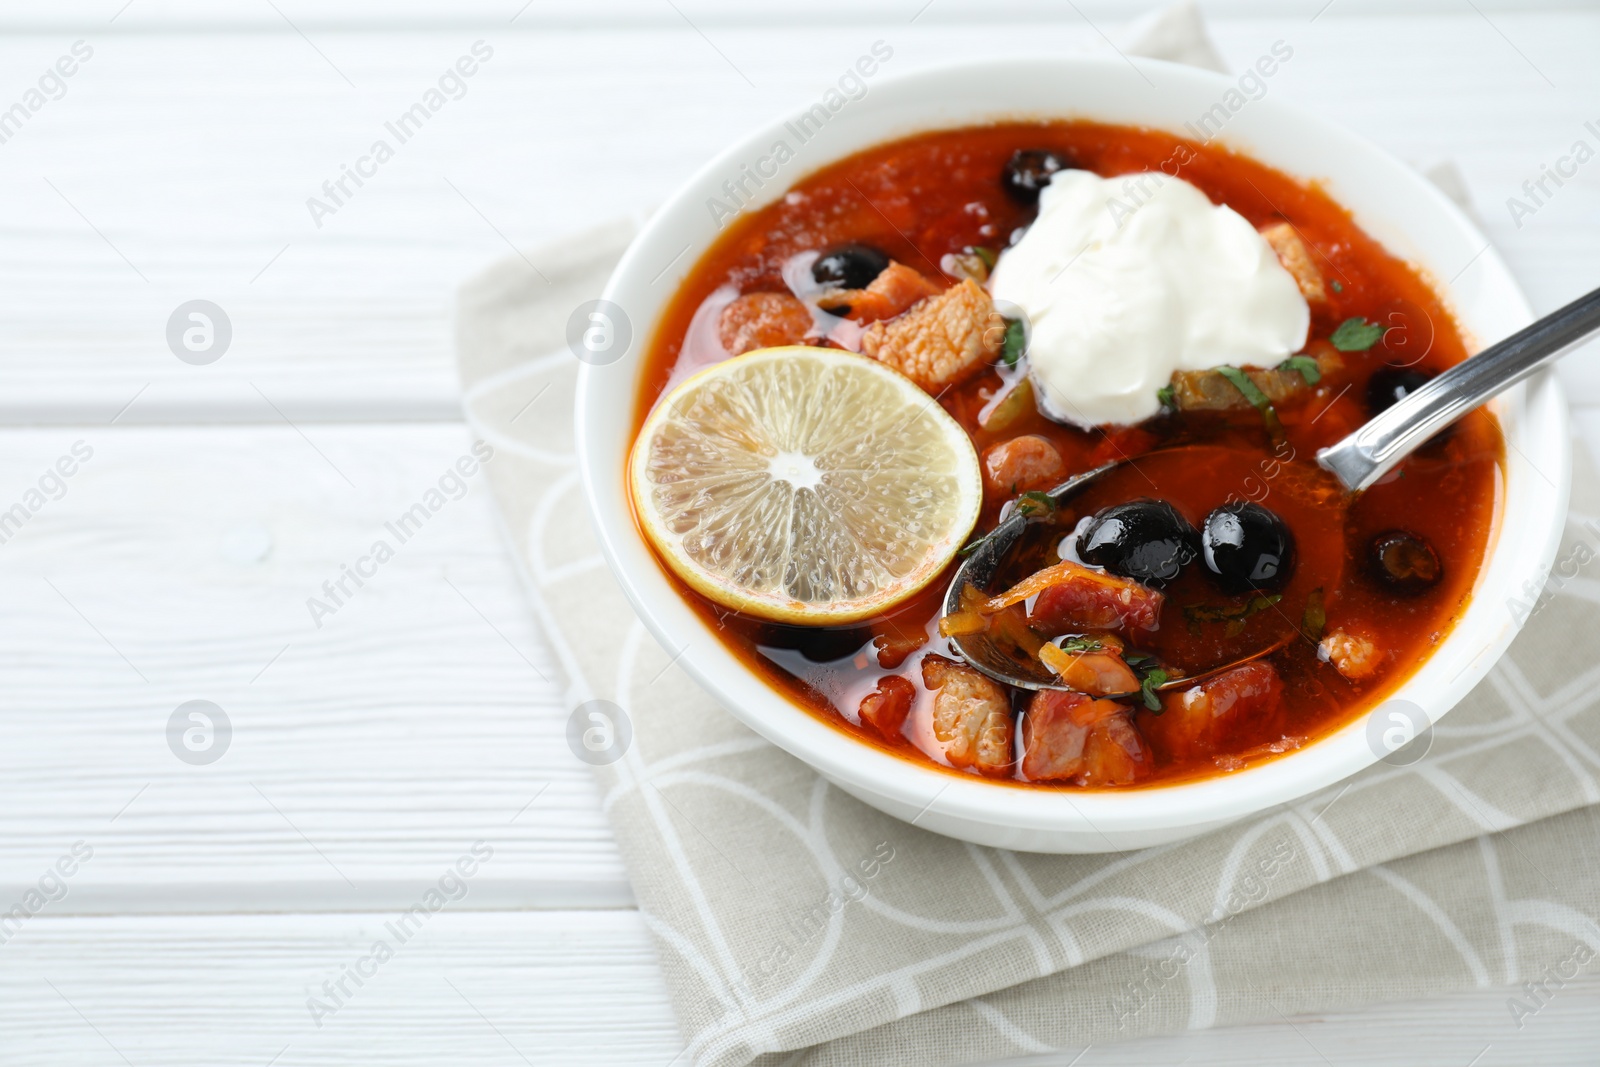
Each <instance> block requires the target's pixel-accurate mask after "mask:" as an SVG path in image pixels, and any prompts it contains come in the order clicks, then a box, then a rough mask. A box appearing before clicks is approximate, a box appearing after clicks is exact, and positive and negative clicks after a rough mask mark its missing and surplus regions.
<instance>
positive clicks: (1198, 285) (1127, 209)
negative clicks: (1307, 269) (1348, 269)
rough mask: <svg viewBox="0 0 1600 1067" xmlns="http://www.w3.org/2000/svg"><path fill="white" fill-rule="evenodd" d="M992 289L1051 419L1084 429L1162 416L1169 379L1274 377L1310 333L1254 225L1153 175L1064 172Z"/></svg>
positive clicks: (1306, 316) (1302, 307)
mask: <svg viewBox="0 0 1600 1067" xmlns="http://www.w3.org/2000/svg"><path fill="white" fill-rule="evenodd" d="M989 288H990V292H991V293H992V294H993V296H994V297H995V299H996V300H997V301H1002V302H1009V303H1011V304H1014V305H1016V306H1017V307H1018V308H1020V309H1021V310H1022V312H1023V313H1024V314H1025V315H1027V317H1028V322H1029V324H1030V336H1029V346H1028V361H1029V366H1030V370H1029V373H1030V375H1031V377H1032V378H1033V385H1034V390H1035V393H1036V394H1037V395H1038V397H1039V398H1040V402H1041V403H1042V404H1043V406H1044V409H1045V412H1046V413H1047V414H1049V415H1050V416H1051V417H1053V418H1057V419H1060V420H1061V421H1064V422H1071V423H1075V424H1077V425H1079V426H1085V427H1088V426H1098V425H1103V424H1107V423H1121V424H1127V423H1135V422H1139V421H1142V420H1144V419H1147V418H1149V417H1150V416H1152V415H1154V414H1156V413H1157V412H1158V411H1160V409H1161V402H1160V400H1159V398H1158V397H1157V395H1156V391H1157V390H1159V389H1160V388H1161V387H1162V386H1164V385H1166V384H1167V383H1168V381H1169V380H1170V379H1171V377H1172V374H1173V372H1174V371H1178V370H1207V369H1210V368H1212V367H1218V366H1222V365H1224V364H1232V365H1234V366H1256V367H1261V366H1272V365H1274V364H1276V363H1278V362H1280V361H1282V360H1283V359H1284V358H1285V357H1287V356H1289V355H1292V354H1293V353H1295V352H1298V351H1300V349H1301V347H1302V346H1303V345H1304V344H1305V340H1306V331H1307V330H1308V329H1309V328H1310V325H1311V310H1310V308H1309V307H1308V306H1307V305H1306V301H1305V298H1304V297H1303V296H1301V295H1300V289H1299V287H1298V286H1297V285H1296V284H1295V280H1294V278H1293V276H1291V275H1290V274H1289V272H1288V271H1287V270H1285V269H1284V268H1283V266H1282V264H1280V263H1279V262H1278V257H1277V256H1276V255H1275V254H1274V253H1273V251H1272V248H1271V246H1269V245H1268V244H1267V242H1266V241H1265V240H1264V239H1263V238H1262V237H1261V235H1260V234H1258V233H1257V232H1256V231H1255V228H1254V227H1253V226H1251V225H1250V223H1248V222H1246V221H1245V219H1244V218H1243V217H1242V216H1241V215H1239V213H1238V212H1236V211H1234V210H1233V209H1232V208H1229V207H1225V206H1218V205H1215V204H1213V203H1211V201H1210V200H1209V199H1208V198H1207V197H1206V195H1205V194H1204V193H1202V192H1201V191H1200V190H1199V189H1196V188H1195V187H1194V186H1193V185H1190V184H1189V183H1188V182H1186V181H1184V180H1182V179H1181V178H1172V177H1169V176H1167V175H1165V174H1160V173H1155V172H1151V173H1146V174H1130V175H1120V176H1118V177H1115V178H1101V177H1100V176H1099V175H1097V174H1094V173H1092V172H1090V171H1086V170H1063V171H1058V172H1057V173H1056V174H1055V175H1054V176H1053V178H1052V179H1051V181H1050V184H1049V185H1047V186H1046V187H1045V188H1044V190H1043V191H1042V193H1041V194H1040V196H1039V217H1038V219H1037V220H1035V222H1034V223H1033V225H1032V226H1031V227H1029V229H1028V231H1027V232H1026V233H1025V234H1024V235H1023V236H1022V239H1021V240H1019V241H1018V242H1017V243H1016V244H1015V245H1013V246H1012V247H1011V248H1010V249H1008V250H1007V251H1005V252H1004V253H1002V254H1001V256H1000V259H999V262H998V263H997V264H996V265H995V269H994V273H993V275H992V276H991V277H990V281H989ZM1002 310H1004V308H1003V306H1002Z"/></svg>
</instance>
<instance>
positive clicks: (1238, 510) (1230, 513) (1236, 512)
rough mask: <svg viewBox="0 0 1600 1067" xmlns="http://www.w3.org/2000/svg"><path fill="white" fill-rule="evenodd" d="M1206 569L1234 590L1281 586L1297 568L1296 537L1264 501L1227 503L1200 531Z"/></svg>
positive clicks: (1223, 586)
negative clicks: (1263, 505)
mask: <svg viewBox="0 0 1600 1067" xmlns="http://www.w3.org/2000/svg"><path fill="white" fill-rule="evenodd" d="M1200 554H1201V558H1202V559H1204V560H1205V565H1206V570H1207V571H1209V572H1210V573H1211V576H1212V577H1213V578H1215V579H1216V581H1217V584H1218V585H1220V586H1221V587H1222V588H1223V589H1224V590H1226V591H1227V592H1230V593H1243V592H1245V591H1247V590H1251V589H1261V590H1266V591H1267V592H1272V591H1273V590H1276V589H1280V588H1282V587H1283V585H1284V584H1285V583H1286V582H1288V580H1289V575H1290V574H1291V573H1293V571H1294V537H1293V535H1291V534H1290V533H1289V527H1287V526H1285V525H1284V524H1283V520H1282V519H1280V518H1278V516H1276V515H1274V514H1273V513H1272V512H1270V511H1268V510H1267V509H1266V508H1264V507H1262V506H1261V505H1260V504H1255V503H1244V504H1224V505H1223V506H1222V507H1220V508H1217V509H1216V510H1215V511H1213V512H1212V513H1211V514H1210V515H1207V516H1206V525H1205V529H1204V530H1202V531H1201V533H1200Z"/></svg>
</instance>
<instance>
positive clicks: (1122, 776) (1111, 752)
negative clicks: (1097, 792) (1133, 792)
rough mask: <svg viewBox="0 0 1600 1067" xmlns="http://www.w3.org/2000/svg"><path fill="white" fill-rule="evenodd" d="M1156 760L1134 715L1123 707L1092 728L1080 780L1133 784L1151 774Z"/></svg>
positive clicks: (1097, 784) (1086, 741) (1088, 784)
mask: <svg viewBox="0 0 1600 1067" xmlns="http://www.w3.org/2000/svg"><path fill="white" fill-rule="evenodd" d="M1096 703H1099V701H1097V702H1096ZM1154 763H1155V761H1154V759H1153V757H1152V756H1151V755H1150V746H1149V745H1147V744H1145V741H1144V737H1143V736H1142V735H1141V734H1140V733H1139V728H1138V727H1136V726H1134V725H1133V714H1132V713H1131V712H1129V711H1128V710H1126V709H1123V710H1122V711H1121V712H1119V713H1118V714H1116V715H1108V716H1106V717H1105V718H1103V719H1101V720H1100V721H1099V722H1097V723H1095V724H1094V725H1093V726H1091V727H1090V728H1089V736H1088V737H1087V738H1085V739H1084V742H1083V771H1082V774H1081V775H1080V777H1079V780H1080V781H1081V782H1082V783H1083V784H1084V785H1086V786H1101V785H1132V784H1133V783H1134V782H1137V781H1138V780H1139V779H1140V778H1143V777H1144V776H1145V775H1147V774H1149V773H1150V769H1151V767H1152V766H1154Z"/></svg>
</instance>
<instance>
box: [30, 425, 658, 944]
mask: <svg viewBox="0 0 1600 1067" xmlns="http://www.w3.org/2000/svg"><path fill="white" fill-rule="evenodd" d="M76 442H81V444H80V445H79V448H80V450H82V449H85V448H87V449H92V458H90V459H89V460H88V461H87V462H85V463H83V464H81V466H80V467H79V468H78V470H77V472H76V473H75V474H74V475H73V476H72V477H71V478H70V479H65V480H64V484H65V486H66V488H65V491H64V495H62V496H61V497H60V499H51V500H48V501H47V502H45V503H44V504H43V506H42V507H41V508H40V509H39V511H38V512H37V514H35V515H33V516H32V517H31V519H30V520H29V521H28V523H27V524H26V525H25V526H23V527H22V528H21V530H20V532H14V533H13V532H12V529H11V528H10V527H7V526H4V525H0V534H5V535H8V536H9V540H7V541H6V542H5V543H4V544H0V589H3V590H4V591H5V596H4V597H0V633H4V634H5V635H6V640H5V641H4V642H3V645H0V707H3V708H4V714H3V715H0V890H3V894H0V895H3V897H4V899H8V900H9V899H13V898H14V897H15V895H16V891H17V887H21V886H24V885H26V884H28V883H31V882H34V881H35V880H36V879H37V878H38V877H39V875H40V873H41V872H43V871H44V870H45V869H46V868H47V867H48V866H49V865H50V864H51V863H53V862H54V860H55V859H56V857H58V856H59V855H61V854H62V852H63V851H64V850H67V849H68V848H69V847H70V846H71V844H72V843H73V842H75V841H78V840H82V841H84V842H86V843H88V845H89V846H90V847H92V848H93V849H94V856H93V859H92V861H90V862H88V863H86V864H84V866H83V869H82V872H81V873H80V874H78V875H77V876H76V877H75V878H74V879H73V881H72V893H71V895H70V896H69V898H68V900H67V901H66V902H65V904H64V907H65V908H66V909H67V910H71V911H79V912H99V911H111V910H120V911H138V910H147V909H156V910H171V911H216V910H322V909H328V908H339V907H347V908H348V907H356V908H384V907H390V906H392V905H393V904H395V903H396V902H397V901H399V900H400V899H402V898H404V897H405V896H406V895H408V894H409V893H410V892H411V891H412V887H413V886H414V885H415V884H416V883H417V881H418V880H419V879H423V878H426V877H429V876H430V874H429V872H433V871H436V870H437V869H438V868H440V867H441V866H442V865H443V864H445V863H446V862H448V861H450V860H451V859H453V858H454V857H455V856H456V855H457V854H459V853H460V852H461V850H462V849H464V848H466V847H467V846H468V845H469V844H470V843H471V842H472V841H474V840H478V839H482V840H485V841H488V842H490V843H491V845H492V847H493V848H494V849H495V859H494V862H493V863H490V864H487V865H486V867H485V873H484V875H483V877H482V879H481V881H480V883H479V885H478V889H477V890H475V892H474V894H473V897H472V901H471V903H470V905H469V906H470V907H482V908H496V907H527V906H552V905H568V906H576V907H614V906H622V905H626V904H627V903H628V902H629V900H630V894H629V891H628V888H627V885H626V882H625V879H624V876H623V872H622V870H621V867H620V864H619V862H618V859H617V856H616V852H615V850H614V847H613V845H612V843H611V840H610V835H609V832H608V830H607V828H606V825H605V822H604V819H603V817H602V816H601V814H600V811H599V806H598V800H597V796H596V792H595V789H594V786H593V784H592V781H591V779H590V775H589V771H588V768H587V766H585V765H584V764H582V763H580V762H579V761H578V760H577V759H575V758H574V757H573V755H572V754H571V752H570V750H569V749H568V748H567V745H566V742H565V732H564V731H565V720H566V708H565V707H564V706H563V703H562V697H561V695H560V690H559V688H558V686H557V682H556V668H555V665H554V664H553V662H552V661H551V658H550V657H549V655H548V654H547V652H546V651H545V648H544V646H543V644H542V642H541V640H540V638H539V636H538V635H537V633H536V632H535V624H534V622H533V619H532V616H531V613H530V610H529V607H528V605H527V603H526V600H525V599H524V597H523V594H522V591H521V589H520V588H519V586H518V585H517V581H516V579H515V576H514V575H513V573H512V571H511V569H510V565H509V563H508V562H507V557H506V554H505V551H504V549H503V548H502V546H501V542H500V535H499V532H498V530H497V529H496V527H495V525H494V520H493V519H492V517H491V510H490V503H489V500H488V497H487V486H486V485H485V484H483V481H482V474H481V473H480V474H479V475H478V476H477V478H476V479H474V480H473V481H470V482H469V483H468V491H467V495H466V496H465V497H464V498H463V499H460V500H449V502H448V503H446V504H445V506H444V507H443V508H442V509H441V510H440V511H439V512H438V513H437V514H436V515H433V516H432V517H431V518H430V519H429V520H428V523H427V525H426V526H424V527H423V528H422V529H421V530H420V532H416V533H414V534H413V536H412V538H411V539H410V540H409V541H406V542H405V543H403V544H402V543H400V541H399V540H398V539H397V538H396V537H395V536H394V534H393V532H392V531H390V530H389V529H387V528H386V526H385V523H387V522H390V521H393V520H395V519H397V518H398V517H399V516H400V515H402V514H403V513H405V512H406V511H407V509H409V508H410V507H412V505H414V504H417V503H418V502H419V501H420V500H422V498H423V496H424V494H425V493H426V492H427V491H428V490H429V489H430V488H433V487H436V486H437V485H438V482H439V479H440V478H441V477H442V476H443V475H445V473H446V472H447V471H449V470H450V469H451V468H452V465H453V464H454V463H455V462H456V460H457V459H458V458H459V457H461V456H462V455H465V454H467V453H468V450H469V445H470V442H469V441H468V439H467V435H466V431H465V429H464V428H463V427H460V426H444V425H411V426H341V427H329V426H317V427H308V428H307V429H306V431H305V433H304V436H302V434H301V432H300V431H299V430H296V429H294V428H291V427H287V426H279V427H255V426H251V427H231V428H227V429H223V428H215V427H212V428H206V427H200V428H190V429H159V428H149V429H127V428H121V427H118V428H115V429H112V428H106V427H100V428H74V429H54V430H21V431H9V432H7V433H5V434H4V437H3V447H0V512H3V511H6V510H7V509H9V508H10V507H11V505H12V503H13V502H14V501H25V500H26V497H25V494H26V492H27V490H28V489H29V488H30V487H35V488H36V487H37V485H38V482H39V479H40V478H41V476H42V472H44V471H46V470H49V469H53V465H54V464H55V462H56V461H57V460H58V458H59V457H61V456H63V455H68V454H70V450H71V449H72V446H73V445H74V443H76ZM50 488H51V489H54V488H55V486H54V483H53V482H52V483H51V484H50ZM451 488H452V489H453V488H454V486H453V485H452V486H451ZM379 539H385V540H387V541H388V542H390V543H391V544H392V545H393V547H394V549H395V555H394V558H393V559H392V560H390V561H388V562H386V563H385V564H384V565H383V566H382V568H381V569H379V570H378V572H377V574H376V576H375V577H373V578H371V579H369V580H367V581H366V583H365V585H364V586H363V587H362V588H360V589H356V588H355V587H354V586H353V585H352V584H349V583H348V582H347V584H346V590H347V591H349V592H351V593H353V594H354V595H352V596H351V597H349V598H341V599H343V601H344V602H343V603H342V605H339V606H338V607H337V608H336V610H335V611H334V613H333V614H332V615H331V616H325V617H323V618H322V619H321V622H322V623H323V625H322V626H321V627H320V628H319V627H318V626H317V625H316V624H315V622H314V621H313V618H312V612H311V610H310V609H309V608H308V606H307V601H308V599H309V598H311V597H313V596H315V597H317V598H319V599H320V600H322V601H323V602H324V603H328V604H332V603H333V601H332V600H331V599H330V598H329V596H328V594H327V593H326V592H325V591H324V590H323V584H324V582H329V581H334V582H337V581H339V580H340V578H341V574H342V569H343V567H344V566H346V565H355V564H356V563H357V562H358V561H359V559H360V558H361V557H362V556H363V555H364V554H366V553H368V552H369V551H370V548H371V546H372V545H373V543H374V542H375V541H377V540H379ZM368 569H370V565H369V567H368ZM196 699H203V700H209V701H213V702H215V703H216V704H218V705H220V706H221V707H222V708H223V709H224V711H225V713H226V714H227V716H228V717H229V719H230V720H231V723H232V728H233V736H232V741H231V747H229V748H228V749H227V750H226V752H225V754H224V755H223V756H222V758H220V759H219V760H217V761H216V762H214V763H211V764H210V765H204V766H195V765H191V764H189V763H186V762H184V761H182V760H180V759H179V758H178V757H177V755H175V751H174V750H173V749H171V748H169V743H168V737H167V726H168V720H169V718H170V717H171V716H172V715H173V713H174V712H175V710H176V709H177V707H178V706H179V705H180V704H182V703H184V702H186V701H190V700H196ZM535 798H537V799H535Z"/></svg>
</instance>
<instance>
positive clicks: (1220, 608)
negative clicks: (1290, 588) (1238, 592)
mask: <svg viewBox="0 0 1600 1067" xmlns="http://www.w3.org/2000/svg"><path fill="white" fill-rule="evenodd" d="M1282 599H1283V594H1282V593H1273V594H1272V595H1270V596H1255V597H1251V598H1250V600H1249V601H1247V602H1246V603H1244V604H1227V605H1212V604H1190V605H1188V606H1186V607H1185V608H1184V609H1183V617H1184V618H1185V619H1188V620H1189V629H1190V630H1191V631H1194V630H1198V629H1199V628H1200V624H1201V623H1207V622H1222V623H1227V626H1226V628H1225V629H1224V630H1223V633H1224V634H1226V635H1227V636H1228V637H1234V636H1237V635H1238V634H1239V633H1241V632H1242V631H1243V630H1244V624H1245V622H1246V620H1248V619H1249V618H1250V616H1252V615H1255V614H1258V613H1259V612H1263V611H1266V610H1267V609H1268V608H1270V607H1272V605H1274V604H1276V603H1277V602H1278V601H1280V600H1282Z"/></svg>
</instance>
